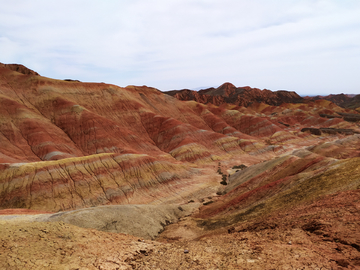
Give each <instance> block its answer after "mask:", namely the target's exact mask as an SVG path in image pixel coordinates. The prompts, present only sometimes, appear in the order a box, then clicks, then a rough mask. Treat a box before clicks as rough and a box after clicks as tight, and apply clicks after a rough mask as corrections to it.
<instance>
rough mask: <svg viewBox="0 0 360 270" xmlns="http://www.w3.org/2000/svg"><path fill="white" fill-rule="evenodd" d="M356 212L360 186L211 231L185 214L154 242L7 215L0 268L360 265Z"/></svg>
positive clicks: (359, 224)
mask: <svg viewBox="0 0 360 270" xmlns="http://www.w3.org/2000/svg"><path fill="white" fill-rule="evenodd" d="M359 213H360V189H358V190H354V191H346V192H340V193H337V194H334V195H328V196H324V197H322V198H321V199H320V200H317V201H315V202H313V203H309V204H306V205H303V206H299V207H296V208H294V209H290V210H288V211H286V212H279V213H275V214H272V215H271V216H266V217H261V218H259V219H256V220H253V221H251V222H250V221H249V222H245V223H239V224H236V225H235V226H228V227H225V228H221V229H217V230H208V229H206V228H205V227H203V226H201V224H202V223H201V220H199V219H194V218H192V217H184V218H182V220H181V221H180V222H179V223H175V224H171V225H169V226H167V227H166V230H165V231H164V232H163V233H162V234H161V235H160V237H159V238H158V239H157V240H156V241H151V240H144V239H143V238H139V237H135V236H131V235H125V234H121V233H110V232H101V231H97V230H94V229H85V228H79V227H76V226H73V225H70V224H65V223H63V222H29V221H27V220H26V217H23V220H17V221H16V222H15V219H8V220H2V221H1V223H0V225H1V228H2V229H1V231H0V268H1V269H360V232H359V230H358V229H359V228H360V215H359ZM30 247H31V248H30Z"/></svg>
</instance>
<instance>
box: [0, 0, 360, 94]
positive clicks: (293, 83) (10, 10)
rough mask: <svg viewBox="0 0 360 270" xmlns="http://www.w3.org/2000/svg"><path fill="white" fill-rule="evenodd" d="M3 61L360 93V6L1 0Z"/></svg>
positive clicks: (169, 80)
mask: <svg viewBox="0 0 360 270" xmlns="http://www.w3.org/2000/svg"><path fill="white" fill-rule="evenodd" d="M0 6H1V8H0V62H2V63H6V64H8V63H18V64H23V65H25V66H27V67H28V68H30V69H33V70H35V71H36V72H38V73H39V74H40V75H42V76H46V77H50V78H55V79H76V80H80V81H84V82H105V83H111V84H116V85H118V86H121V87H125V86H127V85H147V86H151V87H155V88H158V89H159V90H162V91H167V90H175V89H201V88H207V87H218V86H220V85H221V84H223V83H225V82H231V83H232V84H234V85H235V86H237V87H241V86H251V87H256V88H260V89H269V90H272V91H276V90H288V91H295V92H297V93H298V94H300V95H327V94H339V93H346V94H360V75H359V74H360V1H359V0H272V1H270V0H116V1H115V0H102V1H100V0H96V1H95V0H71V1H70V0H62V1H58V0H57V1H55V0H31V1H28V0H16V1H9V0H0Z"/></svg>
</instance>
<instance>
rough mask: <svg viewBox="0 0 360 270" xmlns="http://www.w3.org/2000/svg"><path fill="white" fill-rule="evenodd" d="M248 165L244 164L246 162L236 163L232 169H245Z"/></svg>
mask: <svg viewBox="0 0 360 270" xmlns="http://www.w3.org/2000/svg"><path fill="white" fill-rule="evenodd" d="M246 168H247V166H246V165H244V164H241V165H235V166H234V167H232V169H240V170H243V169H246Z"/></svg>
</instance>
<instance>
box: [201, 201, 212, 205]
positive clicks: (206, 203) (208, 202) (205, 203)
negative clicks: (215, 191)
mask: <svg viewBox="0 0 360 270" xmlns="http://www.w3.org/2000/svg"><path fill="white" fill-rule="evenodd" d="M213 202H214V201H207V202H204V203H203V205H208V204H210V203H213Z"/></svg>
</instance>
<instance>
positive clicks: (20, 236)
mask: <svg viewBox="0 0 360 270" xmlns="http://www.w3.org/2000/svg"><path fill="white" fill-rule="evenodd" d="M0 226H1V230H0V268H1V269H8V270H13V269H19V270H20V269H54V270H55V269H94V270H95V269H132V267H130V265H129V263H127V261H131V260H133V259H134V258H136V257H137V256H138V255H139V254H143V253H147V252H150V250H152V249H153V248H154V246H155V245H157V244H158V243H155V242H154V243H149V242H143V241H138V240H139V238H137V237H134V236H131V235H124V234H119V233H105V232H100V231H97V230H94V229H83V228H79V227H76V226H73V225H69V224H65V223H63V222H50V223H49V222H24V221H20V222H12V221H0Z"/></svg>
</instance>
